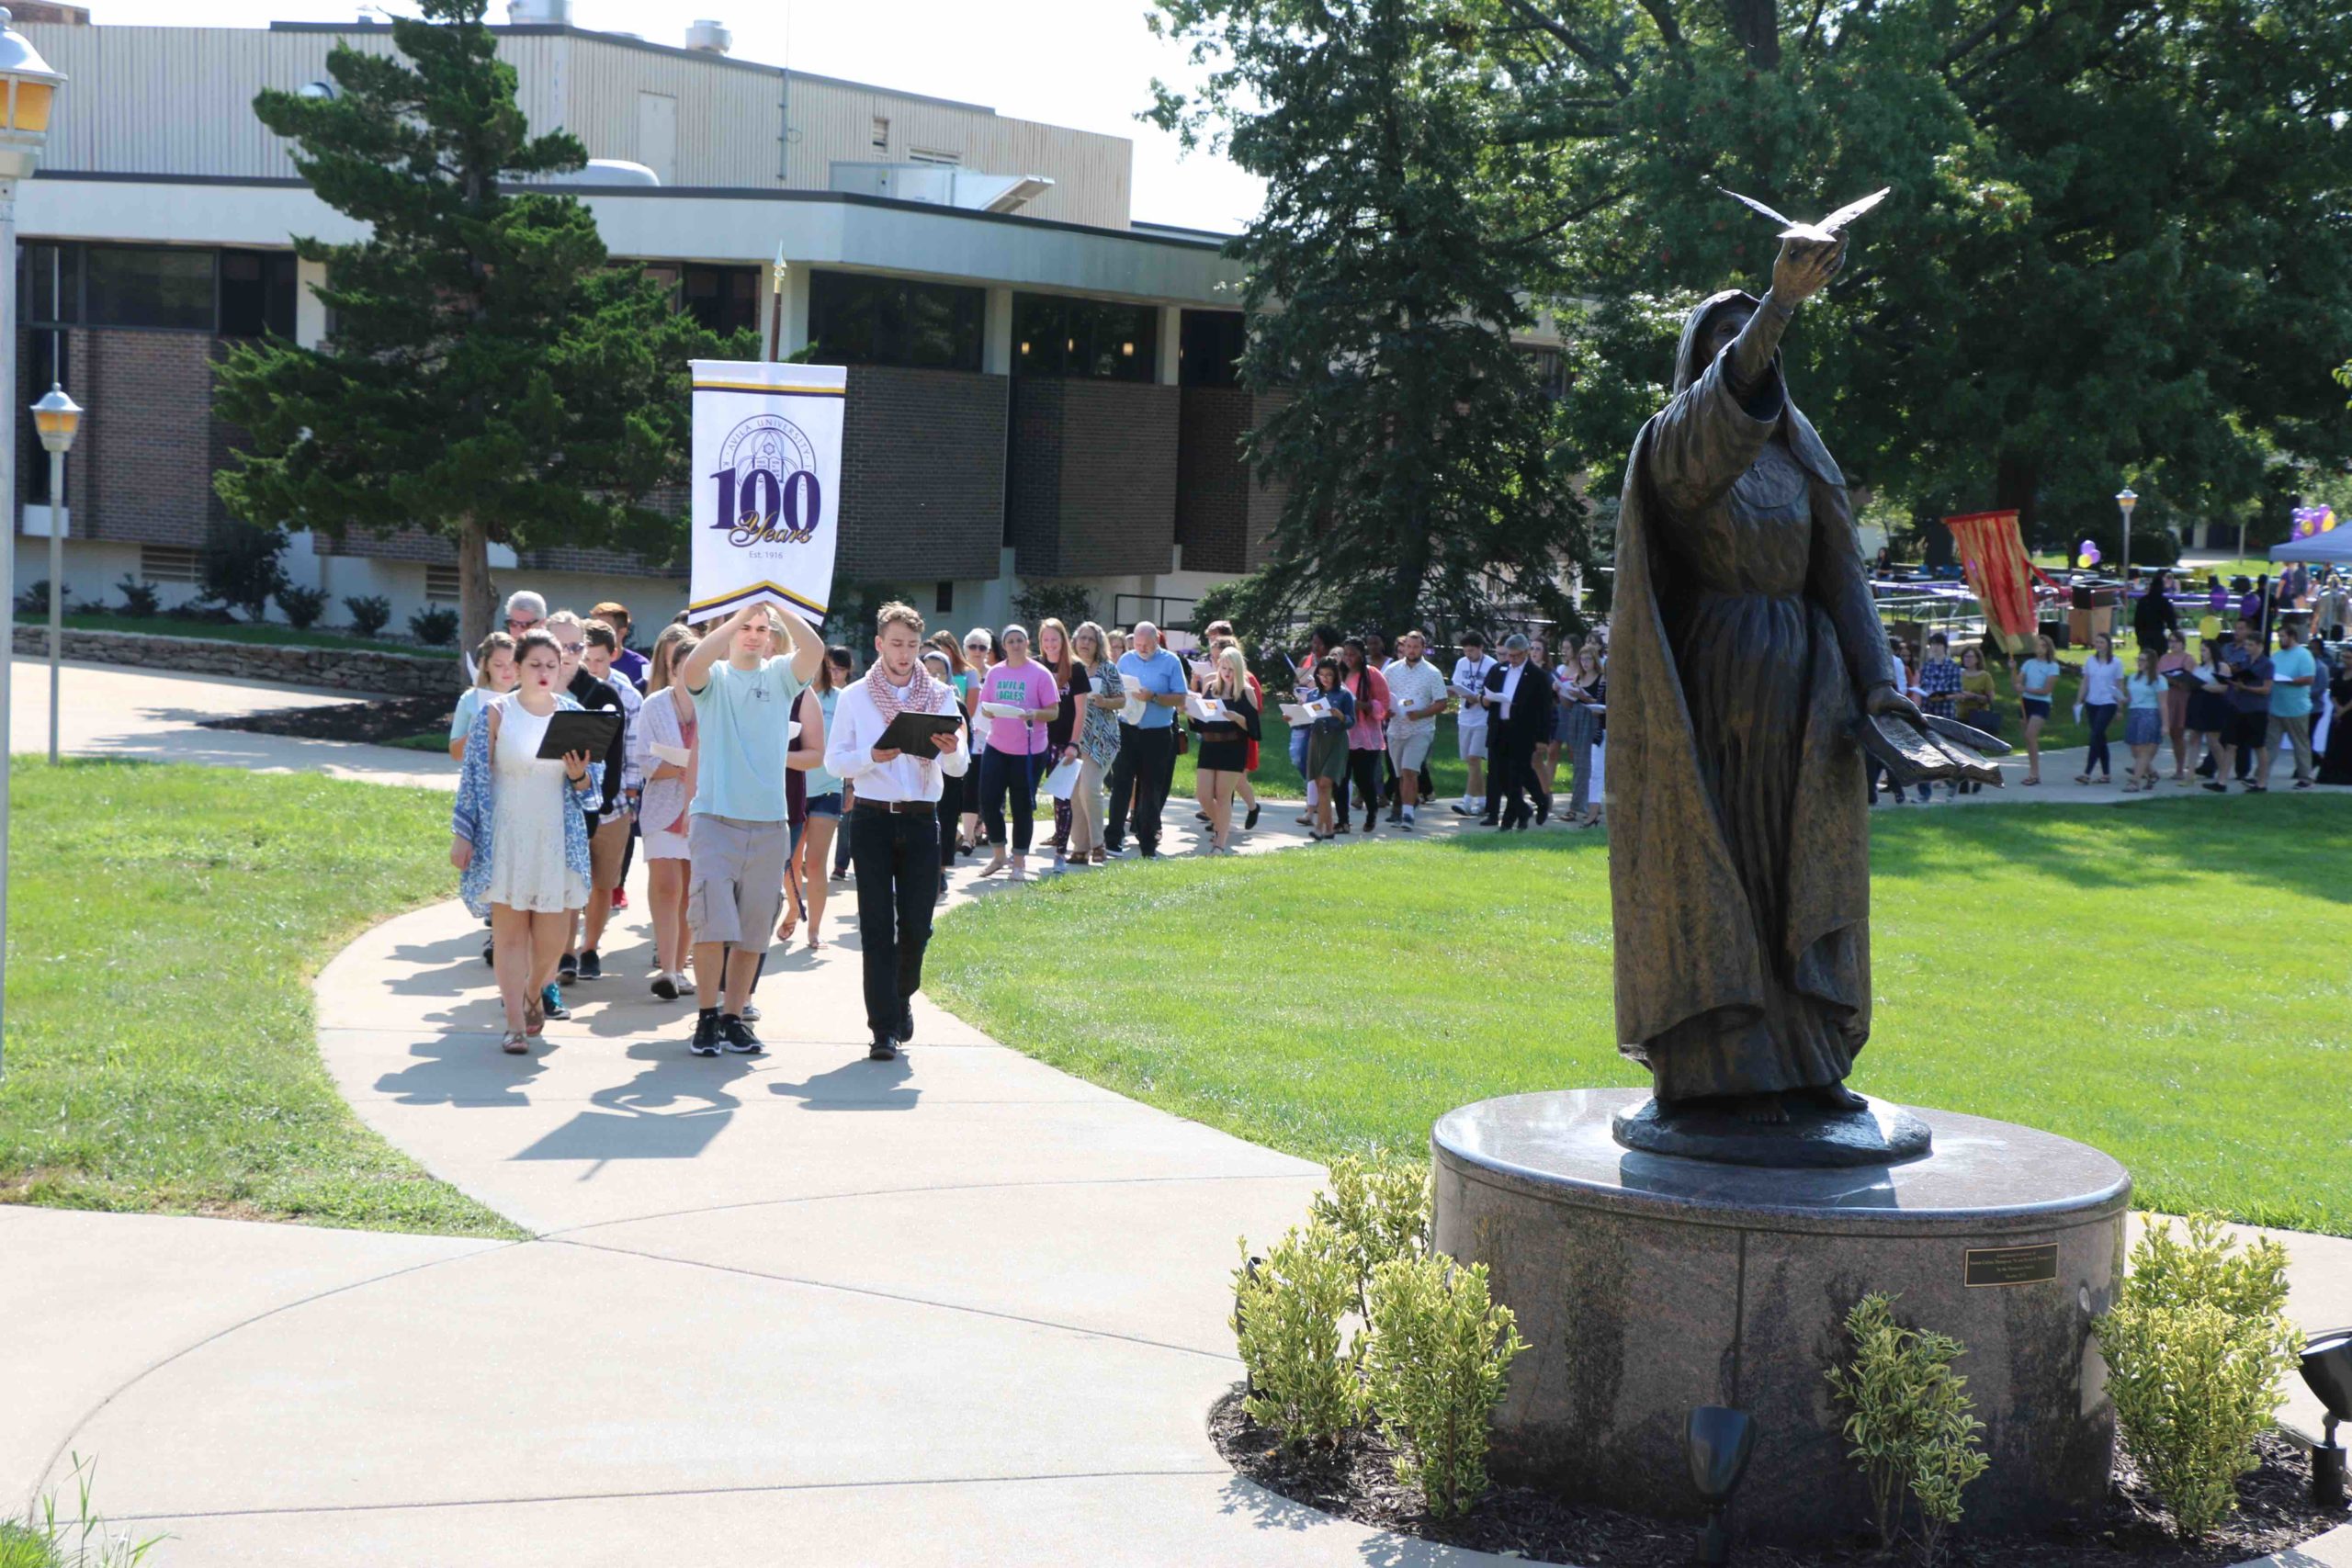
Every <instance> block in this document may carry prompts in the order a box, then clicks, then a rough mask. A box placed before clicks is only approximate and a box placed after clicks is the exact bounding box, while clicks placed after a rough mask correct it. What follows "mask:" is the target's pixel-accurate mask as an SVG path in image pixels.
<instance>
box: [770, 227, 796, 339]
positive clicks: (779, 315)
mask: <svg viewBox="0 0 2352 1568" xmlns="http://www.w3.org/2000/svg"><path fill="white" fill-rule="evenodd" d="M790 270H791V268H790V265H789V264H787V263H786V261H785V259H784V242H783V241H782V240H778V241H777V242H776V243H775V271H774V272H773V273H771V274H770V275H769V283H768V292H769V294H770V295H771V296H772V298H771V299H770V300H769V302H768V303H769V310H768V363H769V364H771V365H774V364H775V363H776V362H777V361H779V360H781V359H782V358H783V357H784V354H783V347H784V275H785V274H786V272H788V271H790Z"/></svg>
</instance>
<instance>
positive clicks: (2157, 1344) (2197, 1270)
mask: <svg viewBox="0 0 2352 1568" xmlns="http://www.w3.org/2000/svg"><path fill="white" fill-rule="evenodd" d="M2286 1303H2287V1253H2286V1249H2285V1248H2284V1247H2279V1246H2278V1244H2277V1243H2276V1242H2272V1241H2269V1240H2267V1239H2265V1240H2258V1241H2256V1243H2255V1244H2254V1245H2253V1246H2251V1247H2247V1248H2246V1249H2245V1250H2244V1251H2243V1252H2241V1251H2237V1250H2236V1249H2235V1248H2234V1247H2233V1244H2232V1243H2231V1241H2230V1239H2229V1237H2228V1235H2227V1233H2225V1232H2224V1231H2223V1230H2222V1222H2221V1221H2220V1220H2218V1219H2216V1218H2214V1217H2213V1216H2212V1215H2211V1214H2199V1215H2195V1216H2193V1217H2191V1218H2190V1220H2189V1222H2188V1240H2187V1241H2186V1243H2184V1242H2182V1241H2180V1240H2178V1239H2177V1238H2176V1237H2175V1235H2174V1234H2173V1229H2172V1225H2171V1223H2170V1222H2169V1221H2158V1222H2157V1223H2155V1224H2151V1225H2150V1226H2149V1227H2148V1229H2147V1231H2146V1232H2145V1233H2144V1234H2143V1235H2142V1236H2141V1237H2140V1244H2139V1245H2138V1246H2137V1247H2133V1248H2132V1249H2131V1268H2130V1269H2129V1271H2128V1272H2127V1273H2126V1274H2125V1275H2124V1279H2123V1283H2122V1285H2121V1286H2120V1288H2119V1289H2118V1290H2117V1292H2116V1299H2115V1306H2114V1307H2113V1309H2112V1310H2110V1311H2109V1312H2108V1313H2107V1314H2105V1315H2104V1316H2102V1317H2101V1318H2100V1319H2099V1320H2098V1325H2097V1328H2098V1341H2099V1349H2100V1352H2101V1353H2102V1354H2104V1355H2105V1356H2106V1358H2107V1367H2108V1377H2107V1387H2108V1393H2109V1397H2111V1398H2112V1399H2113V1400H2114V1401H2115V1421H2116V1427H2117V1428H2118V1430H2119V1432H2120V1435H2121V1437H2122V1439H2123V1447H2124V1449H2125V1451H2127V1452H2128V1453H2130V1454H2131V1459H2132V1462H2133V1463H2135V1464H2136V1465H2138V1466H2139V1468H2140V1473H2141V1475H2142V1477H2143V1479H2144V1480H2145V1481H2146V1482H2147V1483H2148V1486H2149V1488H2150V1489H2151V1490H2152V1491H2154V1493H2155V1495H2157V1497H2159V1498H2160V1499H2162V1500H2163V1502H2164V1505H2165V1508H2167V1509H2168V1510H2170V1512H2171V1514H2172V1519H2173V1529H2174V1530H2175V1532H2176V1533H2177V1534H2178V1535H2179V1536H2180V1537H2181V1539H2182V1540H2191V1541H2194V1540H2202V1539H2203V1538H2204V1536H2205V1534H2206V1532H2207V1531H2209V1530H2211V1529H2212V1528H2213V1526H2214V1525H2216V1524H2218V1523H2219V1522H2221V1520H2222V1519H2223V1518H2225V1517H2228V1516H2229V1515H2230V1514H2231V1513H2232V1512H2233V1511H2234V1510H2235V1509H2236V1507H2237V1478H2238V1477H2239V1476H2240V1475H2242V1474H2244V1473H2245V1472H2247V1471H2249V1470H2252V1469H2253V1468H2254V1467H2255V1465H2256V1454H2255V1451H2254V1440H2255V1438H2256V1437H2258V1436H2259V1435H2260V1434H2261V1432H2262V1430H2263V1428H2265V1427H2267V1426H2269V1424H2270V1420H2271V1417H2272V1416H2273V1415H2274V1414H2275V1413H2276V1412H2277V1411H2278V1400H2279V1383H2280V1380H2281V1379H2283V1378H2284V1377H2285V1376H2286V1373H2287V1369H2288V1368H2289V1367H2290V1366H2292V1365H2293V1364H2294V1359H2295V1350H2296V1347H2297V1346H2298V1345H2299V1344H2300V1343H2301V1340H2300V1337H2299V1336H2298V1335H2297V1334H2296V1331H2295V1328H2294V1325H2292V1324H2290V1323H2289V1322H2288V1320H2287V1316H2286V1312H2285V1308H2286Z"/></svg>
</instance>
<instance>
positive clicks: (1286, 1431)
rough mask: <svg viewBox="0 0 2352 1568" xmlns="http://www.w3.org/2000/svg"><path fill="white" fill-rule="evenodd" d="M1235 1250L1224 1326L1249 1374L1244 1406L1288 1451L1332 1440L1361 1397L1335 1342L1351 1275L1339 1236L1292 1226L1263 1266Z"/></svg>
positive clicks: (1321, 1227)
mask: <svg viewBox="0 0 2352 1568" xmlns="http://www.w3.org/2000/svg"><path fill="white" fill-rule="evenodd" d="M1241 1253H1242V1263H1241V1267H1240V1268H1238V1269H1235V1270H1234V1274H1233V1316H1232V1318H1231V1319H1230V1320H1229V1321H1230V1323H1231V1325H1232V1327H1233V1334H1234V1337H1235V1339H1236V1340H1237V1341H1238V1342H1239V1345H1240V1348H1241V1364H1242V1366H1243V1368H1244V1369H1245V1370H1247V1371H1248V1372H1249V1374H1250V1392H1249V1394H1248V1396H1247V1397H1246V1398H1245V1399H1244V1401H1243V1408H1244V1409H1246V1410H1247V1411H1249V1413H1250V1419H1252V1420H1254V1421H1256V1422H1258V1423H1259V1424H1260V1425H1261V1426H1266V1427H1272V1428H1273V1429H1274V1430H1275V1431H1277V1432H1280V1433H1281V1434H1282V1435H1283V1438H1285V1439H1287V1440H1288V1441H1289V1442H1290V1443H1292V1444H1293V1445H1294V1446H1296V1447H1302V1448H1303V1447H1305V1446H1306V1445H1307V1444H1309V1443H1323V1444H1326V1445H1329V1444H1331V1443H1335V1442H1337V1441H1338V1440H1339V1438H1340V1435H1341V1434H1342V1433H1344V1432H1345V1431H1346V1430H1347V1429H1348V1428H1349V1427H1352V1426H1354V1425H1355V1422H1356V1416H1357V1408H1358V1404H1359V1403H1360V1400H1361V1394H1360V1392H1359V1389H1360V1380H1359V1379H1358V1377H1357V1373H1356V1366H1355V1358H1354V1357H1353V1356H1352V1355H1348V1354H1343V1353H1342V1350H1341V1347H1340V1317H1341V1316H1342V1315H1343V1314H1345V1313H1346V1312H1347V1310H1348V1304H1349V1300H1348V1292H1349V1289H1350V1285H1351V1278H1352V1276H1351V1270H1350V1268H1349V1264H1348V1260H1347V1256H1346V1253H1345V1251H1344V1250H1343V1249H1342V1247H1341V1246H1340V1236H1339V1233H1338V1232H1336V1231H1334V1230H1333V1229H1332V1228H1331V1227H1330V1226H1329V1225H1325V1224H1310V1225H1308V1226H1307V1227H1306V1230H1304V1231H1301V1230H1300V1229H1299V1228H1298V1227H1297V1226H1295V1225H1294V1226H1292V1227H1291V1228H1290V1230H1289V1231H1288V1232H1287V1233H1286V1234H1284V1235H1283V1239H1282V1240H1281V1241H1279V1242H1277V1243H1275V1244H1274V1245H1273V1246H1272V1247H1269V1248H1267V1250H1266V1256H1265V1258H1264V1260H1263V1261H1261V1262H1259V1263H1256V1264H1254V1265H1253V1264H1252V1263H1251V1262H1250V1256H1249V1255H1250V1244H1249V1243H1248V1242H1247V1241H1246V1240H1245V1241H1244V1242H1243V1243H1242V1244H1241Z"/></svg>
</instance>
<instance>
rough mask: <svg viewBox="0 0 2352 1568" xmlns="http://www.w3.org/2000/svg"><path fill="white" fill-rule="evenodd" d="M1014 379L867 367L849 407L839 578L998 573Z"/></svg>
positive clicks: (857, 374) (852, 381)
mask: <svg viewBox="0 0 2352 1568" xmlns="http://www.w3.org/2000/svg"><path fill="white" fill-rule="evenodd" d="M1009 388H1010V382H1009V380H1008V379H1007V378H1005V377H1002V376H986V375H977V374H970V373H967V372H964V371H959V370H910V369H901V368H899V367H892V366H878V365H860V366H856V367H853V368H852V369H851V371H850V373H849V397H848V400H847V402H848V406H847V407H846V408H844V409H843V410H842V506H841V525H842V537H841V547H840V550H839V553H838V554H837V555H836V556H835V558H834V567H833V575H834V579H835V581H837V582H841V583H848V582H853V581H869V582H931V581H941V580H962V581H970V580H972V579H975V578H978V579H982V580H987V579H990V578H993V577H995V576H996V575H997V569H998V563H999V556H1000V552H1001V550H1002V548H1003V546H1004V502H1005V490H1004V486H1005V421H1006V400H1007V393H1008V390H1009Z"/></svg>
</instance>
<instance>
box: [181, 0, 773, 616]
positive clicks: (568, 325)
mask: <svg viewBox="0 0 2352 1568" xmlns="http://www.w3.org/2000/svg"><path fill="white" fill-rule="evenodd" d="M484 3H485V0H422V4H421V6H420V9H421V10H422V11H423V13H424V19H423V20H414V19H408V18H397V19H395V20H394V21H393V23H392V42H393V45H394V47H395V48H396V49H397V50H398V51H399V53H400V56H404V57H405V58H404V59H403V58H399V57H395V56H390V55H380V54H370V53H363V52H361V51H356V50H353V49H348V48H343V47H338V48H336V49H335V51H334V52H333V53H332V54H331V55H329V56H328V59H327V71H328V74H329V75H330V76H331V77H332V78H333V80H334V86H335V89H336V91H335V94H334V96H331V97H305V96H296V95H294V94H291V93H283V92H276V91H271V92H265V93H263V94H261V95H260V96H258V97H257V98H255V99H254V112H255V113H256V114H257V115H258V116H260V118H261V120H262V123H264V124H265V125H266V126H268V127H269V129H270V130H274V131H276V132H277V134H279V135H280V136H284V137H287V138H288V139H289V140H291V141H293V142H294V143H295V145H296V147H297V149H298V151H297V152H296V153H295V166H296V167H297V168H298V169H300V171H301V174H302V177H303V178H304V179H306V180H308V181H309V182H310V184H311V188H312V189H313V190H314V191H316V192H317V193H318V196H319V197H320V199H321V200H322V201H324V202H325V203H326V204H327V205H328V206H330V207H332V208H334V209H335V210H336V211H338V212H341V213H344V214H345V215H347V216H349V217H351V218H354V219H356V220H359V221H360V222H361V223H364V224H366V225H368V229H369V233H368V237H367V238H366V239H363V240H359V241H357V242H355V243H347V244H329V243H322V242H320V241H318V240H315V239H297V241H296V242H295V248H296V250H297V252H298V253H299V254H300V255H301V257H302V258H303V259H304V260H305V261H311V262H322V263H324V264H325V265H326V269H327V282H326V286H325V287H324V288H321V289H320V290H319V297H320V299H322V301H323V302H324V303H325V305H326V306H327V308H328V309H329V310H331V311H333V312H334V314H333V319H332V334H331V336H330V337H329V338H328V339H327V341H326V342H325V343H324V344H322V345H320V346H318V347H316V348H303V347H298V346H296V345H295V344H289V343H287V342H285V341H284V340H282V339H270V340H267V341H265V342H260V343H254V344H239V345H237V346H236V347H234V348H232V350H231V351H230V353H229V355H227V357H226V358H225V360H224V361H223V362H222V364H221V365H220V369H219V374H218V384H219V391H220V398H219V407H220V412H221V413H222V414H223V416H224V417H226V418H227V419H229V420H230V421H232V423H235V424H237V425H239V426H241V427H243V430H245V431H246V432H247V433H248V434H249V435H250V437H251V446H250V448H249V449H247V450H243V451H240V452H238V453H236V454H235V459H236V461H235V466H234V467H233V468H227V469H224V470H222V471H221V472H220V474H218V475H216V476H215V478H214V485H215V488H216V489H217V490H218V491H219V492H220V497H221V499H222V500H223V501H224V502H226V503H227V505H228V507H229V509H230V510H231V511H232V513H236V514H237V515H238V516H240V517H243V518H245V519H246V520H248V521H250V522H254V523H257V524H261V525H267V526H278V525H285V526H292V527H302V528H315V529H320V530H322V531H324V532H326V533H328V534H330V535H333V536H340V535H341V534H342V533H344V532H345V530H346V529H348V528H351V527H354V526H358V527H365V528H369V529H373V530H377V531H389V530H391V529H396V528H401V527H405V526H412V525H413V526H416V527H421V528H425V529H428V530H431V531H433V532H435V533H439V534H443V535H446V536H449V537H450V538H452V539H453V540H454V541H455V542H456V545H457V551H458V581H459V586H460V598H461V609H462V626H463V636H464V637H465V639H466V641H467V643H468V644H469V645H470V644H471V643H472V642H473V641H475V640H476V639H478V638H480V637H481V636H482V635H483V634H484V633H485V632H486V631H487V630H488V629H489V628H490V625H491V617H492V615H493V614H494V613H495V609H496V592H495V590H494V589H493V587H492V583H491V580H490V557H489V547H490V546H491V544H492V543H493V542H496V543H501V544H506V545H512V546H515V547H522V548H530V547H534V546H547V545H556V544H561V545H569V546H578V547H635V548H643V549H646V550H648V551H649V552H650V553H651V554H653V555H654V556H655V557H656V558H662V559H667V558H671V557H672V556H673V554H674V553H675V551H676V548H677V545H676V536H677V529H678V525H677V523H676V522H675V520H674V519H673V518H669V517H665V516H664V515H662V513H659V512H657V511H655V510H654V509H653V508H651V507H650V506H649V505H648V504H647V498H648V497H649V496H650V494H651V493H652V492H653V491H656V490H657V489H659V488H661V487H662V486H663V485H665V484H670V483H674V482H676V481H678V480H679V479H683V478H684V468H685V466H686V441H685V434H686V431H687V429H688V422H689V413H688V406H689V404H688V400H689V397H690V395H691V394H690V389H689V374H688V371H687V367H686V361H687V360H688V359H689V358H692V357H696V356H714V357H715V356H723V355H726V354H729V353H730V352H731V353H734V354H736V355H748V354H749V353H750V352H751V351H752V350H751V345H750V344H749V342H748V336H749V334H746V338H747V341H746V342H745V343H743V344H724V343H722V342H721V341H720V340H718V339H717V338H715V337H713V336H712V335H711V334H710V333H706V332H704V331H702V330H701V329H700V328H699V327H697V326H696V325H695V322H694V321H693V320H692V319H691V318H689V317H686V316H684V315H681V314H679V313H678V312H676V311H675V310H673V305H672V300H671V298H670V294H669V291H668V290H667V289H666V288H664V287H663V286H662V284H660V283H659V282H658V281H656V280H654V279H652V278H650V277H648V276H646V275H645V273H644V271H643V269H642V268H640V267H639V266H637V265H615V264H614V263H613V262H612V261H611V259H610V258H609V257H608V256H607V254H606V253H605V245H604V242H603V241H602V240H601V239H600V238H599V237H598V235H597V232H596V224H595V220H594V218H593V217H592V216H591V215H590V214H589V212H588V210H587V209H586V208H585V207H583V206H582V205H581V203H580V202H579V201H577V200H575V199H573V198H571V197H565V196H560V195H558V194H555V193H553V192H549V191H532V190H515V189H512V188H510V187H509V186H508V185H507V182H512V181H520V180H528V179H531V178H532V177H534V176H539V175H552V174H558V173H561V172H565V171H568V170H573V169H578V168H580V167H581V166H582V164H585V163H586V161H587V154H586V152H585V151H584V150H583V149H582V146H581V144H580V142H579V141H577V140H576V139H575V138H573V137H571V136H570V135H568V134H565V133H563V132H560V131H558V132H555V133H552V134H549V135H544V136H533V135H532V134H531V133H530V128H529V127H528V126H527V125H526V123H525V121H524V117H523V113H522V111H521V109H520V108H519V107H517V106H516V103H515V72H514V68H513V67H512V66H509V65H506V64H504V63H503V62H500V61H499V59H498V57H497V51H496V42H495V39H493V37H492V33H491V32H490V29H489V28H486V27H484V26H483V25H482V19H481V18H482V10H483V6H484Z"/></svg>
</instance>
